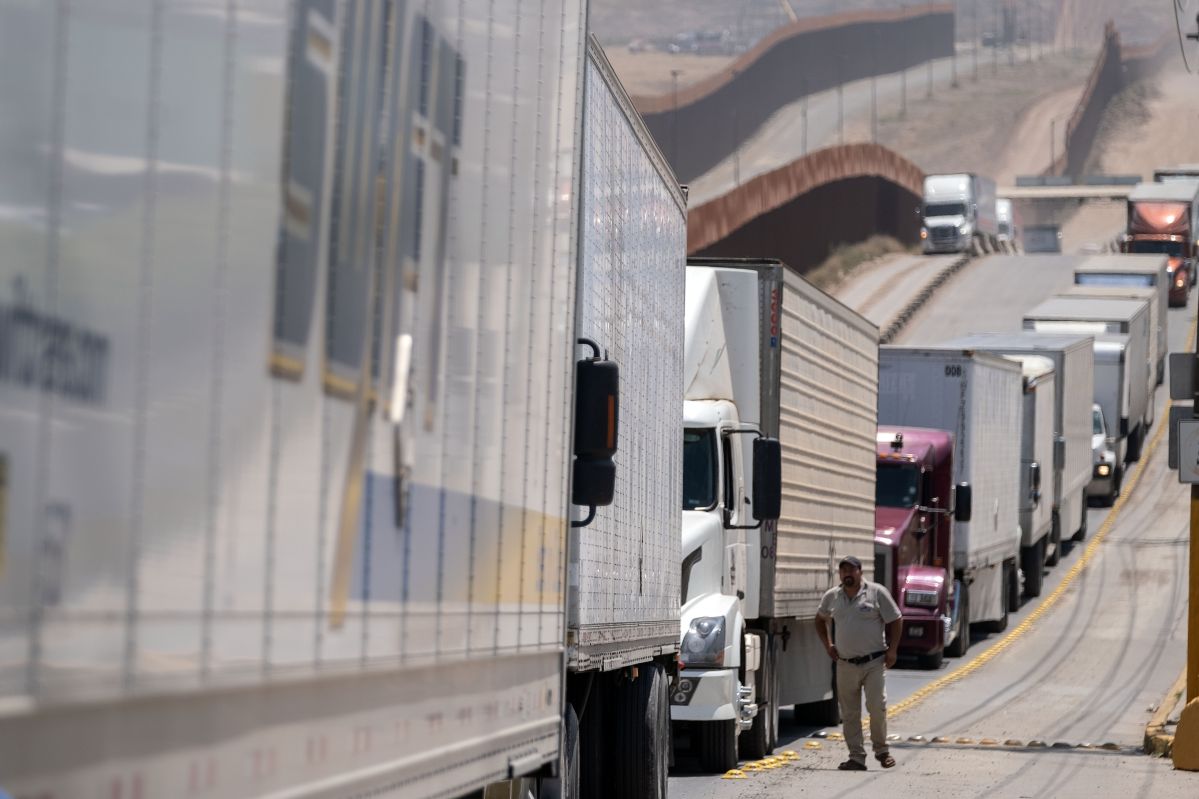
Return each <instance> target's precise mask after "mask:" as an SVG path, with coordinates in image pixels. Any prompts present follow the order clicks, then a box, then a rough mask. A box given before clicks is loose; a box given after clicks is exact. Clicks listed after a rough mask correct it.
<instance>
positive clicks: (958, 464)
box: [878, 345, 1024, 626]
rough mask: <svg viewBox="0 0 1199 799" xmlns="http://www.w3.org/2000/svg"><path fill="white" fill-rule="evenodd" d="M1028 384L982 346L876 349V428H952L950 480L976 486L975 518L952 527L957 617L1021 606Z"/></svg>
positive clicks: (1000, 618)
mask: <svg viewBox="0 0 1199 799" xmlns="http://www.w3.org/2000/svg"><path fill="white" fill-rule="evenodd" d="M1022 383H1023V378H1022V369H1021V366H1020V365H1019V364H1017V363H1013V362H1012V361H1009V360H1007V359H1005V358H1002V357H1000V356H996V355H990V354H988V353H984V352H980V351H977V350H972V349H962V348H959V347H951V346H948V345H946V346H941V347H903V346H884V347H881V348H880V350H879V397H878V421H879V424H880V425H884V424H887V425H906V426H910V427H930V428H934V429H938V430H948V431H950V432H952V433H953V435H954V472H955V473H954V482H955V483H968V484H970V486H971V487H972V494H973V515H972V517H971V520H970V521H969V522H960V523H958V524H955V525H954V545H953V573H954V577H955V580H956V581H957V582H958V585H957V586H956V587H955V604H956V607H955V612H956V613H958V614H959V618H960V619H963V620H965V621H966V622H967V623H977V622H992V623H993V624H994V625H995V626H1001V625H1003V624H1006V621H1007V613H1008V611H1009V610H1011V609H1015V607H1016V603H1017V602H1018V596H1017V594H1018V586H1019V579H1018V574H1019V573H1018V566H1017V558H1018V556H1019V552H1020V538H1021V536H1020V521H1019V518H1018V516H1019V508H1020V482H1021V481H1020V472H1021V469H1020V443H1021V442H1020V432H1019V431H1020V430H1021V424H1022V416H1023V412H1022V405H1023V397H1024V392H1023V385H1022ZM962 589H965V590H964V591H962ZM963 599H964V600H965V601H962V600H963Z"/></svg>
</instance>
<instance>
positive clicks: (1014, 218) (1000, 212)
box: [995, 197, 1023, 252]
mask: <svg viewBox="0 0 1199 799" xmlns="http://www.w3.org/2000/svg"><path fill="white" fill-rule="evenodd" d="M995 217H996V220H997V224H998V229H999V232H998V234H996V240H997V241H998V242H999V245H1000V247H1002V248H1003V249H1004V250H1006V251H1008V252H1016V251H1017V249H1018V247H1019V244H1020V235H1021V232H1022V231H1023V226H1022V225H1021V224H1020V212H1019V209H1018V208H1017V207H1016V206H1015V205H1014V204H1013V203H1012V201H1011V200H1009V199H1007V198H1006V197H1000V198H998V199H996V200H995Z"/></svg>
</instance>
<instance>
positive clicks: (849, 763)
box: [837, 760, 895, 771]
mask: <svg viewBox="0 0 1199 799" xmlns="http://www.w3.org/2000/svg"><path fill="white" fill-rule="evenodd" d="M891 765H895V761H894V760H892V761H891ZM837 770H838V771H865V770H866V764H865V763H859V762H858V761H856V760H846V761H845V762H844V763H842V764H841V765H839V766H837Z"/></svg>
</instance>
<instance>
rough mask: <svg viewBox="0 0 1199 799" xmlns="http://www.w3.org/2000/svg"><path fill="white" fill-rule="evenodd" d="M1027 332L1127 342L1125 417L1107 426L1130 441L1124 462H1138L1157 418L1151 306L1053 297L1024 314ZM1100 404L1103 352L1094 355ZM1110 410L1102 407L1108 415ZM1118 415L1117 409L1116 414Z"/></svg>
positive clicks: (1139, 302) (1120, 300)
mask: <svg viewBox="0 0 1199 799" xmlns="http://www.w3.org/2000/svg"><path fill="white" fill-rule="evenodd" d="M1024 329H1025V330H1035V331H1037V332H1040V333H1044V332H1052V333H1080V334H1084V335H1094V336H1096V341H1098V337H1099V336H1101V335H1104V334H1116V335H1121V336H1125V337H1126V338H1127V341H1126V343H1125V351H1124V354H1123V356H1122V357H1123V367H1122V372H1125V373H1127V374H1126V376H1127V380H1128V383H1127V387H1124V386H1123V380H1124V376H1123V375H1122V376H1121V378H1120V383H1121V392H1122V393H1123V401H1122V406H1123V407H1122V408H1121V409H1120V413H1121V415H1120V416H1119V417H1116V418H1115V419H1113V418H1112V417H1110V416H1108V417H1107V421H1108V424H1109V425H1118V438H1120V439H1126V445H1125V446H1124V450H1125V459H1126V460H1129V461H1135V460H1138V459H1139V458H1140V457H1141V447H1142V446H1143V444H1144V442H1145V435H1146V433H1147V432H1148V430H1149V428H1150V427H1151V426H1152V425H1153V422H1154V416H1155V414H1156V408H1155V403H1154V401H1153V395H1154V392H1155V390H1156V386H1157V380H1156V376H1155V372H1154V369H1153V364H1152V363H1151V362H1150V359H1149V356H1150V352H1151V346H1152V345H1151V341H1152V339H1153V336H1152V335H1151V331H1150V327H1149V301H1148V300H1143V299H1142V300H1136V299H1124V298H1093V297H1071V296H1060V297H1051V298H1049V299H1047V300H1045V301H1044V302H1042V303H1041V304H1040V305H1037V306H1036V307H1035V308H1032V309H1031V310H1029V311H1027V312H1025V314H1024ZM1095 361H1096V368H1095V383H1096V402H1100V404H1103V402H1102V401H1101V400H1100V399H1099V393H1098V392H1099V383H1100V379H1099V371H1100V370H1099V366H1098V363H1099V352H1098V350H1096V355H1095ZM1108 410H1109V407H1108V406H1107V405H1104V412H1105V414H1106V413H1107V412H1108ZM1112 410H1114V409H1112Z"/></svg>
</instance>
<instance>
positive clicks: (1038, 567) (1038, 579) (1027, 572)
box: [1020, 538, 1045, 599]
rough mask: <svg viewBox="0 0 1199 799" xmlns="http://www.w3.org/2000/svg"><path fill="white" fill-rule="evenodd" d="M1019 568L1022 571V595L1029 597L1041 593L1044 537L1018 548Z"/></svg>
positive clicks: (1043, 574) (1043, 575)
mask: <svg viewBox="0 0 1199 799" xmlns="http://www.w3.org/2000/svg"><path fill="white" fill-rule="evenodd" d="M1020 569H1021V570H1022V571H1023V572H1024V595H1025V596H1026V597H1028V598H1029V599H1032V598H1033V597H1038V596H1040V595H1041V586H1042V585H1043V584H1044V582H1045V573H1044V569H1045V539H1044V538H1042V539H1041V540H1040V541H1038V542H1037V543H1035V544H1033V545H1032V546H1031V547H1021V548H1020Z"/></svg>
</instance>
